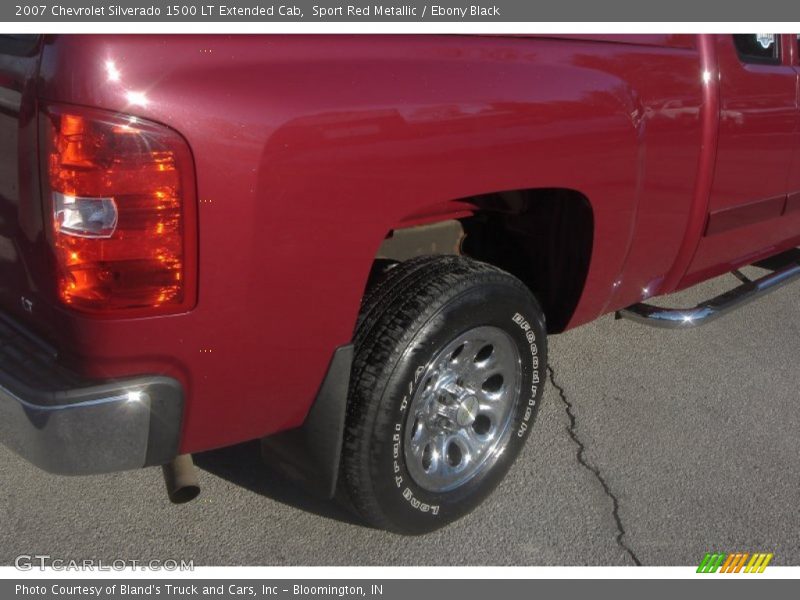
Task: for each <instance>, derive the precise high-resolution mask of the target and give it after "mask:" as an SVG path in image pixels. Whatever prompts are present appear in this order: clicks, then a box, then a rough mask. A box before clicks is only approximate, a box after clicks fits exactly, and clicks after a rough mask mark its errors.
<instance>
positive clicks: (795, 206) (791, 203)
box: [784, 34, 800, 246]
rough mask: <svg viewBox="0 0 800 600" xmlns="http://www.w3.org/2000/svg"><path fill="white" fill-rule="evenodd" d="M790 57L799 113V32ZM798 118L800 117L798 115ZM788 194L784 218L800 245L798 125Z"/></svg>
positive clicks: (799, 139)
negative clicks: (794, 73) (795, 79)
mask: <svg viewBox="0 0 800 600" xmlns="http://www.w3.org/2000/svg"><path fill="white" fill-rule="evenodd" d="M790 41H791V45H792V58H793V61H792V62H793V63H794V69H795V72H796V75H797V107H798V108H797V110H798V114H800V34H794V35H792V36H791V40H790ZM799 118H800V117H799ZM788 192H789V195H788V197H787V199H786V210H785V211H784V218H785V219H786V220H787V226H788V227H789V228H790V230H791V233H792V236H793V238H792V239H791V240H790V243H791V244H792V245H794V246H797V245H800V125H798V128H797V132H796V134H795V136H794V153H793V155H792V165H791V168H790V172H789V189H788Z"/></svg>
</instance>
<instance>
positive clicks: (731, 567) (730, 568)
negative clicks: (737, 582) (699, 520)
mask: <svg viewBox="0 0 800 600" xmlns="http://www.w3.org/2000/svg"><path fill="white" fill-rule="evenodd" d="M773 556H774V555H773V554H772V553H763V552H756V553H754V554H752V555H751V554H750V553H749V552H734V553H731V554H727V553H725V552H706V554H705V556H704V557H703V560H702V561H700V565H699V566H698V567H697V572H698V573H716V572H717V570H719V572H720V573H739V572H740V571H742V568H744V573H763V572H764V569H766V568H767V565H768V564H769V563H770V561H771V560H772V557H773ZM748 559H750V561H749V562H748ZM745 563H747V566H745Z"/></svg>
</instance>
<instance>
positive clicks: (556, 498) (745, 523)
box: [0, 268, 800, 565]
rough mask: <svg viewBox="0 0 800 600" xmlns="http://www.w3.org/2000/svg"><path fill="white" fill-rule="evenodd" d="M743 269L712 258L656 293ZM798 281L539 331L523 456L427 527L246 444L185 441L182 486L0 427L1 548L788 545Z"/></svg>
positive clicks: (687, 297)
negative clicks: (7, 436) (46, 460)
mask: <svg viewBox="0 0 800 600" xmlns="http://www.w3.org/2000/svg"><path fill="white" fill-rule="evenodd" d="M745 272H747V273H749V274H751V275H758V274H760V273H762V271H760V270H759V269H756V268H748V269H746V270H745ZM737 283H738V282H737V281H736V280H735V279H734V278H732V277H730V276H728V277H725V278H720V279H717V280H714V281H712V282H708V283H706V284H703V285H702V286H700V287H698V288H694V289H692V290H690V291H687V292H684V293H681V294H678V295H674V296H672V297H670V298H668V299H666V302H667V303H668V304H674V305H676V306H677V305H681V304H688V303H690V302H694V301H697V300H699V299H704V298H705V297H707V296H709V295H711V294H714V293H719V292H721V291H723V290H725V289H728V288H730V287H733V286H735V285H736V284H737ZM798 299H800V284H794V285H790V286H788V287H785V288H783V289H781V290H778V291H776V292H775V293H774V294H771V295H770V296H768V297H767V298H765V299H763V300H760V301H758V302H755V303H752V304H750V305H748V306H746V307H744V308H743V309H741V310H739V311H738V312H735V313H733V314H732V315H730V316H727V317H725V318H723V319H721V320H719V321H716V322H714V323H712V324H709V325H707V326H705V327H702V328H699V329H695V330H688V331H665V330H658V329H652V328H648V327H643V326H641V325H637V324H634V323H631V322H628V321H616V320H614V318H613V317H612V316H607V317H603V318H602V319H600V320H598V321H596V322H594V323H592V324H589V325H586V326H584V327H580V328H578V329H576V330H573V331H570V332H568V333H566V334H562V335H560V336H554V337H552V338H551V340H550V355H551V365H552V370H551V381H550V382H549V384H548V386H547V389H546V393H545V398H544V402H543V404H542V407H541V411H540V414H539V418H538V421H537V423H536V426H535V428H534V431H533V433H532V435H531V437H530V439H529V442H528V444H527V446H526V448H525V450H524V452H523V454H522V455H521V457H520V459H519V460H518V461H517V463H516V464H515V466H514V467H513V469H512V471H511V472H510V474H509V476H508V477H507V478H506V480H505V481H504V482H503V483H502V484H501V486H500V487H499V488H498V489H497V490H496V491H495V493H494V494H493V495H492V496H491V497H490V498H489V500H488V501H487V502H485V503H484V504H483V505H482V506H481V507H480V508H478V509H477V510H476V511H475V512H473V513H472V514H470V515H469V516H467V517H465V518H464V519H462V520H461V521H459V522H457V523H455V524H453V525H451V526H449V527H447V528H445V529H443V530H440V531H438V532H436V533H433V534H430V535H427V536H423V537H413V538H412V537H402V536H397V535H393V534H389V533H385V532H382V531H376V530H373V529H369V528H367V527H364V526H362V525H360V524H358V523H357V522H355V521H354V520H353V518H352V517H351V516H350V515H349V513H348V512H346V511H345V510H343V509H341V508H339V507H338V506H337V505H335V504H332V503H328V502H323V501H319V500H316V499H314V498H312V497H310V496H308V495H307V494H305V493H304V492H303V491H302V490H299V489H297V488H295V487H294V486H292V485H291V484H289V483H287V482H285V481H283V480H282V479H281V478H280V477H278V476H277V475H276V474H275V473H273V472H271V471H269V470H268V469H267V468H265V467H264V466H263V465H262V464H261V463H260V459H259V456H258V447H257V445H254V444H245V445H242V446H237V447H234V448H229V449H225V450H219V451H214V452H209V453H205V454H202V455H199V456H197V457H196V462H197V464H198V466H199V467H200V469H201V470H200V477H201V484H202V486H203V491H202V494H201V496H200V497H199V498H198V499H197V500H195V501H194V502H192V503H189V504H186V505H181V506H174V505H171V504H170V503H169V501H168V500H167V497H166V494H165V492H164V485H163V482H162V478H161V471H160V469H146V470H141V471H135V472H128V473H120V474H113V475H105V476H92V477H79V478H78V477H57V476H52V475H48V474H46V473H43V472H41V471H39V470H37V469H36V468H34V467H32V466H30V465H28V464H27V463H25V462H24V461H22V460H21V459H20V458H18V457H17V456H15V455H14V454H13V453H11V452H10V451H8V450H7V449H6V448H4V447H2V446H0V482H2V485H0V564H13V562H14V558H15V557H16V556H17V555H20V554H48V555H50V556H52V557H56V558H61V559H67V560H69V559H77V560H82V559H86V558H95V559H104V560H112V559H128V560H130V559H138V560H152V559H158V560H166V559H178V560H180V559H183V560H189V559H191V560H193V561H194V563H195V565H562V564H563V565H628V564H635V563H641V564H645V565H691V564H697V563H698V562H699V561H700V559H701V558H702V556H703V554H704V553H705V552H708V551H722V552H734V551H748V552H755V551H760V552H772V553H774V555H775V558H774V559H773V564H776V565H779V564H783V565H800V460H799V459H800V402H799V394H798V383H799V382H800V374H799V373H798V358H800V324H798V323H799V322H800V302H798ZM553 382H554V383H555V385H554V384H553Z"/></svg>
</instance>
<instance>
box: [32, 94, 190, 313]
mask: <svg viewBox="0 0 800 600" xmlns="http://www.w3.org/2000/svg"><path fill="white" fill-rule="evenodd" d="M40 125H41V131H42V136H43V139H42V142H43V148H44V156H45V164H44V175H45V176H44V178H43V179H44V180H45V181H44V183H45V185H44V186H43V187H44V191H45V194H46V204H47V205H48V206H49V214H50V215H51V216H52V217H51V218H52V220H51V232H50V233H51V236H50V239H51V243H52V246H53V250H54V252H55V258H56V266H57V272H58V296H59V298H60V300H61V301H62V302H63V303H64V304H66V305H68V306H70V307H72V308H75V309H77V310H82V311H86V312H92V313H113V314H119V313H120V312H121V311H145V312H147V313H148V314H149V313H153V312H172V311H179V310H183V309H187V308H190V307H191V304H192V303H193V297H192V296H193V289H192V287H191V284H192V281H191V280H193V273H192V272H191V270H192V269H193V267H194V260H193V255H194V250H193V247H192V246H193V240H194V235H193V232H194V229H193V228H194V224H193V223H192V222H191V221H192V218H191V217H192V215H193V214H194V213H193V210H194V204H195V200H194V185H193V181H194V173H193V167H192V159H191V154H190V152H189V149H188V147H187V145H186V143H185V142H184V140H183V139H182V138H181V137H180V136H179V135H178V134H177V133H175V132H174V131H172V130H171V129H168V128H166V127H164V126H162V125H158V124H155V123H151V122H149V121H144V120H141V119H137V118H136V117H129V116H123V115H116V114H112V113H106V112H104V111H98V110H92V109H84V108H78V107H65V106H49V107H47V108H45V109H44V110H43V111H42V117H41V122H40Z"/></svg>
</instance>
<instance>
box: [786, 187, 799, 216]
mask: <svg viewBox="0 0 800 600" xmlns="http://www.w3.org/2000/svg"><path fill="white" fill-rule="evenodd" d="M795 212H800V192H797V193H795V194H790V195H789V197H788V198H786V207H785V208H784V211H783V213H784V214H785V215H788V214H789V213H795Z"/></svg>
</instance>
